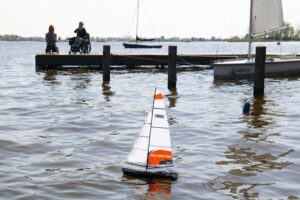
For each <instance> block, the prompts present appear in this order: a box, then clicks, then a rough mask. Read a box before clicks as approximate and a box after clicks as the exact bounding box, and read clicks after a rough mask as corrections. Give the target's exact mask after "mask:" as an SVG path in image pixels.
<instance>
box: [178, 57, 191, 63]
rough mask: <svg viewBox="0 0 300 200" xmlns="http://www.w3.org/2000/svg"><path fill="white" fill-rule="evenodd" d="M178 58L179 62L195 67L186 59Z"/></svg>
mask: <svg viewBox="0 0 300 200" xmlns="http://www.w3.org/2000/svg"><path fill="white" fill-rule="evenodd" d="M177 58H178V59H179V60H181V61H183V62H184V63H186V64H188V65H193V64H192V63H190V62H188V61H186V60H184V59H183V58H181V57H180V56H177Z"/></svg>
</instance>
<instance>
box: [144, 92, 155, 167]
mask: <svg viewBox="0 0 300 200" xmlns="http://www.w3.org/2000/svg"><path fill="white" fill-rule="evenodd" d="M155 95H156V88H155V89H154V95H153V104H152V113H151V124H150V133H149V141H148V151H147V163H146V172H147V170H148V165H149V164H148V162H149V161H148V160H149V159H148V157H149V156H148V155H149V150H150V140H151V128H152V122H153V114H154V112H153V109H154V104H155Z"/></svg>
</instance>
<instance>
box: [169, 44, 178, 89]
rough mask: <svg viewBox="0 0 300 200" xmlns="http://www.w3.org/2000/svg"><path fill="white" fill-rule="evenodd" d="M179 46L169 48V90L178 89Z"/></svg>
mask: <svg viewBox="0 0 300 200" xmlns="http://www.w3.org/2000/svg"><path fill="white" fill-rule="evenodd" d="M176 64H177V46H169V58H168V88H169V89H174V88H176V81H177V75H176V73H177V71H176Z"/></svg>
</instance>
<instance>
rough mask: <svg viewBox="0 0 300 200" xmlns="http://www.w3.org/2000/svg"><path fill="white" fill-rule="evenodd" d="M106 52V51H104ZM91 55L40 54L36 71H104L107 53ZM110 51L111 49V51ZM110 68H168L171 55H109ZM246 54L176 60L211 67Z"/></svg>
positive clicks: (201, 56) (185, 63) (36, 60)
mask: <svg viewBox="0 0 300 200" xmlns="http://www.w3.org/2000/svg"><path fill="white" fill-rule="evenodd" d="M104 50H105V49H104ZM104 50H103V54H89V55H80V54H77V55H68V54H39V55H36V57H35V63H36V70H47V69H48V70H49V69H50V70H51V69H67V68H68V67H70V66H73V67H72V68H74V66H76V67H93V68H96V69H97V68H98V69H101V70H102V66H103V65H104V64H105V62H108V61H107V59H106V58H105V56H107V53H106V52H105V51H104ZM109 50H110V49H109ZM108 55H110V57H109V60H110V61H109V62H110V63H109V64H110V66H111V67H112V69H113V67H114V66H123V67H133V66H154V67H158V66H162V67H164V66H168V62H169V55H167V54H166V55H145V54H143V55H142V54H135V55H133V54H127V55H124V54H110V53H109V54H108ZM246 56H247V55H246V54H197V55H180V54H179V55H177V56H176V57H177V58H175V60H176V64H177V65H186V66H192V65H210V64H211V63H212V62H214V61H217V60H226V59H236V58H245V57H246Z"/></svg>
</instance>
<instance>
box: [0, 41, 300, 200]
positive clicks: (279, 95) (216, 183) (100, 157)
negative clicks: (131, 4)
mask: <svg viewBox="0 0 300 200" xmlns="http://www.w3.org/2000/svg"><path fill="white" fill-rule="evenodd" d="M107 44H110V45H111V46H112V47H111V51H112V53H149V54H150V53H153V54H154V53H164V54H167V46H168V45H171V44H172V45H177V46H178V53H179V54H181V53H186V54H189V53H190V54H197V53H216V52H218V53H246V51H247V44H246V43H225V42H203V43H163V45H164V47H163V49H161V50H146V51H137V50H130V51H129V50H125V49H123V48H122V45H121V43H117V42H116V43H107ZM92 45H93V50H92V51H93V52H94V53H97V52H102V45H103V43H93V44H92ZM258 45H261V44H258ZM264 45H266V46H267V51H268V52H269V53H280V52H282V53H300V43H292V42H291V43H283V44H282V46H281V47H279V46H277V45H276V43H265V44H264ZM58 46H59V47H60V51H61V52H68V50H69V49H68V44H67V43H59V44H58ZM44 48H45V44H44V43H41V42H0V68H1V73H0V199H20V200H21V199H22V200H23V199H30V200H31V199H38V200H40V199H41V200H44V199H45V200H46V199H51V200H64V199H299V198H300V189H299V188H300V171H299V169H300V127H299V121H300V109H299V101H300V77H291V78H277V79H266V89H265V96H264V98H263V99H258V100H255V101H254V102H253V105H252V108H251V112H250V114H249V115H243V114H242V106H243V103H244V101H245V100H246V99H247V98H249V97H251V96H252V82H251V81H249V80H240V81H236V82H220V81H214V79H213V72H212V70H205V71H192V72H180V73H178V82H177V90H176V91H169V90H168V89H167V74H166V73H162V72H139V73H132V72H130V71H126V70H124V71H112V74H111V83H110V84H102V73H101V72H93V71H82V70H80V71H79V70H78V71H76V70H74V71H67V72H66V71H48V72H36V71H35V57H34V56H35V55H36V54H38V53H42V52H43V51H44ZM155 87H158V88H160V89H161V90H162V91H163V92H164V93H165V95H166V98H165V104H166V106H167V113H168V121H169V123H170V130H171V139H172V145H173V153H174V163H175V165H176V169H177V170H178V172H179V178H178V180H177V181H168V180H159V179H154V180H148V179H137V178H131V177H128V176H124V175H123V173H122V171H121V167H122V163H123V162H124V161H125V160H126V158H127V156H128V154H129V152H130V150H131V148H132V146H133V143H134V141H135V139H136V137H137V135H138V133H139V131H140V129H141V127H142V126H143V122H144V120H145V118H146V114H147V112H148V111H149V109H150V107H151V103H152V95H153V91H154V88H155Z"/></svg>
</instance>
